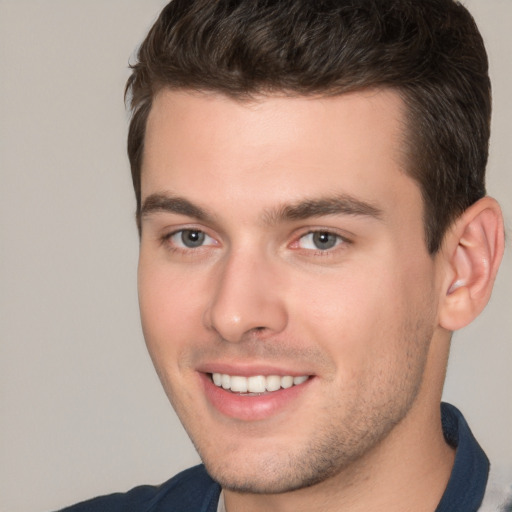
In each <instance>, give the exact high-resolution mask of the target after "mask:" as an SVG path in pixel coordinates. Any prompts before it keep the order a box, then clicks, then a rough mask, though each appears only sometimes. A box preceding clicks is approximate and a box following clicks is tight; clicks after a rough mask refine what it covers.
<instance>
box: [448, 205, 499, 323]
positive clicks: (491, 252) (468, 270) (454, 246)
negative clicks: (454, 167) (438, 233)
mask: <svg viewBox="0 0 512 512" xmlns="http://www.w3.org/2000/svg"><path fill="white" fill-rule="evenodd" d="M504 238H505V237H504V229H503V216H502V213H501V209H500V206H499V205H498V203H497V202H496V201H495V200H494V199H492V198H491V197H484V198H482V199H480V200H479V201H477V202H476V203H474V204H473V205H471V206H470V207H469V208H468V209H467V210H466V211H465V212H464V213H463V214H462V215H461V216H460V217H459V218H458V219H457V220H456V222H455V223H454V225H453V226H452V228H451V229H450V230H449V232H448V233H447V234H446V236H445V240H444V243H443V249H442V256H441V257H442V258H443V260H444V263H445V265H444V268H445V273H444V280H443V285H442V286H443V287H442V297H441V302H440V308H439V323H440V325H441V326H442V327H444V328H445V329H448V330H450V331H455V330H457V329H460V328H462V327H464V326H466V325H467V324H469V323H470V322H472V321H473V320H474V319H475V318H476V317H477V316H478V315H479V314H480V312H481V311H482V310H483V309H484V307H485V306H486V304H487V302H488V301H489V298H490V297H491V292H492V288H493V285H494V279H495V278H496V274H497V272H498V268H499V266H500V263H501V258H502V256H503V250H504V243H505V241H504Z"/></svg>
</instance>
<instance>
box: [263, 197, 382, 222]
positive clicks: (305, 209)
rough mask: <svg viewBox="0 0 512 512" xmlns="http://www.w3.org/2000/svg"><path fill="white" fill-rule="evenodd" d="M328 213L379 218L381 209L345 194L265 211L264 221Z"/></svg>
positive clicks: (301, 217)
mask: <svg viewBox="0 0 512 512" xmlns="http://www.w3.org/2000/svg"><path fill="white" fill-rule="evenodd" d="M329 215H352V216H362V217H370V218H374V219H377V220H381V219H382V216H383V211H382V210H381V209H380V208H378V207H377V206H376V205H374V204H371V203H369V202H366V201H362V200H360V199H357V198H355V197H353V196H350V195H347V194H340V195H335V196H332V197H323V198H318V199H306V200H303V201H298V202H297V203H293V204H290V205H284V206H281V207H278V208H276V209H274V210H268V211H267V212H265V222H266V223H268V224H275V223H277V222H280V221H286V220H304V219H308V218H310V217H324V216H329Z"/></svg>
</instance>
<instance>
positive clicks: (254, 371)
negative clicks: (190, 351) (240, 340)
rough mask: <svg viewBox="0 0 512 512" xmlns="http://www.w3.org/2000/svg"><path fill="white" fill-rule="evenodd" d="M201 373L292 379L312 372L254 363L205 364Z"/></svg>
mask: <svg viewBox="0 0 512 512" xmlns="http://www.w3.org/2000/svg"><path fill="white" fill-rule="evenodd" d="M197 371H199V372H201V373H224V374H227V375H238V376H240V377H251V376H253V375H263V376H269V375H279V376H285V375H291V376H292V377H300V376H302V375H311V372H310V371H307V370H306V371H305V370H298V369H292V368H284V367H282V366H277V365H268V364H254V363H245V364H244V363H240V364H233V363H220V362H219V363H205V364H203V365H201V366H200V367H199V368H197Z"/></svg>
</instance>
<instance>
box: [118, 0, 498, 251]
mask: <svg viewBox="0 0 512 512" xmlns="http://www.w3.org/2000/svg"><path fill="white" fill-rule="evenodd" d="M132 69H133V73H132V75H131V77H130V79H129V81H128V84H127V93H128V94H129V98H130V107H131V110H132V120H131V124H130V131H129V136H128V154H129V158H130V165H131V170H132V178H133V184H134V189H135V195H136V198H137V218H139V216H140V206H141V191H140V182H141V172H142V159H143V154H144V138H145V130H146V123H147V118H148V115H149V112H150V111H151V107H152V104H153V100H154V98H155V96H156V94H157V93H158V92H159V91H160V90H162V89H163V88H170V89H185V90H187V89H188V90H197V91H215V92H219V93H222V94H225V95H227V96H228V97H233V98H237V99H240V100H243V99H249V98H251V97H253V96H255V95H258V94H263V95H265V94H273V93H284V94H286V95H290V96H313V95H324V96H333V95H340V94H344V93H347V92H351V91H357V90H364V89H377V88H379V89H381V88H389V89H392V90H394V91H396V92H397V93H398V94H399V95H400V96H401V98H402V100H403V101H404V103H405V106H406V126H405V127H404V147H403V150H404V153H405V154H406V156H407V166H406V169H405V170H406V172H407V173H408V174H409V175H410V176H411V177H412V178H413V179H414V180H415V181H416V182H417V183H418V185H419V187H420V190H421V193H422V198H423V203H424V228H425V241H426V244H427V247H428V250H429V252H430V253H431V254H432V253H435V252H436V251H437V250H438V249H439V247H440V245H441V241H442V238H443V235H444V233H445V232H446V230H447V228H448V227H449V226H450V224H451V223H452V222H453V220H454V219H456V218H457V217H458V216H459V215H460V214H461V213H462V212H463V211H464V210H465V209H466V208H467V207H468V206H469V205H471V204H473V203H474V202H475V201H477V200H478V199H480V198H481V197H483V196H484V195H485V167H486V163H487V156H488V141H489V133H490V115H491V97H490V81H489V77H488V63H487V56H486V52H485V48H484V45H483V41H482V38H481V36H480V33H479V32H478V29H477V27H476V25H475V23H474V20H473V19H472V17H471V15H470V14H469V12H468V11H467V10H466V9H465V8H464V7H463V6H462V5H461V4H459V3H458V2H454V1H453V0H426V1H424V2H409V1H408V0H391V1H389V0H365V1H363V2H360V1H358V2H354V1H349V0H346V1H316V0H315V1H313V0H299V1H295V0H294V1H291V0H289V1H281V2H266V1H257V2H244V1H236V2H228V1H215V2H211V1H209V0H197V1H189V0H174V1H172V2H170V3H169V4H168V5H167V7H166V8H165V9H164V10H163V11H162V13H161V15H160V16H159V18H158V20H157V21H156V23H155V24H154V26H153V28H152V29H151V31H150V32H149V34H148V36H147V38H146V39H145V41H144V42H143V44H142V45H141V47H140V49H139V52H138V56H137V62H136V63H135V64H134V65H133V66H132Z"/></svg>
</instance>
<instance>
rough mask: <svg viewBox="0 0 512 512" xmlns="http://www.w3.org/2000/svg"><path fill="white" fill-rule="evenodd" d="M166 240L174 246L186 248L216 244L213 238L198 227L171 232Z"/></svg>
mask: <svg viewBox="0 0 512 512" xmlns="http://www.w3.org/2000/svg"><path fill="white" fill-rule="evenodd" d="M166 238H167V240H169V242H170V243H171V244H172V245H173V246H174V247H180V248H186V249H196V248H198V247H202V246H204V245H216V242H215V240H214V239H213V238H212V237H211V236H208V235H207V234H206V233H205V232H204V231H201V230H199V229H181V230H180V231H176V232H175V233H172V234H171V235H169V236H168V237H166Z"/></svg>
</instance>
